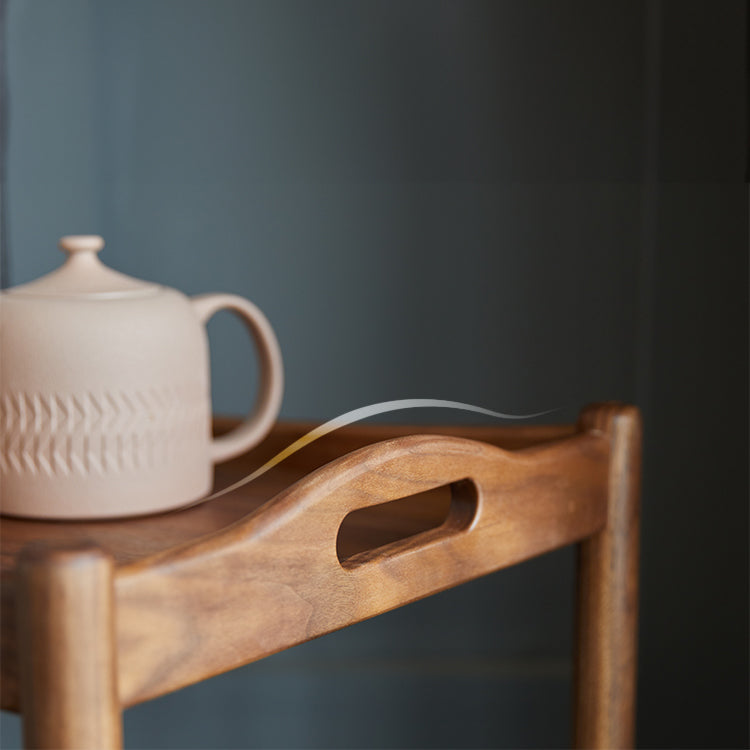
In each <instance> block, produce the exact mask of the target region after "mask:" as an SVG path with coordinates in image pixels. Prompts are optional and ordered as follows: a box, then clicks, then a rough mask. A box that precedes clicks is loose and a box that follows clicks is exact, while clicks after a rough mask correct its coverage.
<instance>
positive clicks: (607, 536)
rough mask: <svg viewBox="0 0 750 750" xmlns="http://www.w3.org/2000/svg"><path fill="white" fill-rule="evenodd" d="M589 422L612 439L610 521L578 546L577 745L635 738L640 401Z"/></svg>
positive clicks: (629, 743) (600, 409)
mask: <svg viewBox="0 0 750 750" xmlns="http://www.w3.org/2000/svg"><path fill="white" fill-rule="evenodd" d="M581 427H583V428H584V429H598V430H601V431H602V432H605V433H607V434H608V435H609V436H610V439H611V441H612V452H611V459H610V468H609V489H608V504H607V505H608V508H607V525H606V526H605V527H604V529H602V531H600V532H599V533H597V534H595V535H594V536H592V537H590V538H589V539H586V540H585V541H583V542H581V543H580V544H579V545H578V605H577V633H576V638H577V646H576V651H577V653H576V662H575V672H576V698H575V700H576V705H575V745H576V747H578V748H627V747H633V746H634V741H635V687H636V642H637V626H638V533H639V507H640V503H639V497H640V463H641V420H640V415H639V413H638V410H637V409H636V408H635V407H632V406H621V405H618V404H601V405H596V406H593V407H589V408H588V409H586V410H585V411H584V412H583V414H582V415H581Z"/></svg>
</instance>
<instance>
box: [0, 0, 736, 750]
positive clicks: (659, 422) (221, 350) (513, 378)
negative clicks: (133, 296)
mask: <svg viewBox="0 0 750 750" xmlns="http://www.w3.org/2000/svg"><path fill="white" fill-rule="evenodd" d="M746 32H747V9H746V5H745V3H743V2H739V0H720V1H719V2H716V1H708V0H705V1H700V0H680V1H679V2H678V1H676V0H675V1H672V2H668V1H666V0H665V1H664V2H632V1H631V0H622V1H620V2H612V1H608V2H594V1H591V2H567V1H564V0H514V1H511V2H499V1H495V2H472V1H469V0H465V1H462V2H447V1H445V0H434V1H433V2H402V1H398V2H395V1H394V2H384V1H380V0H377V1H376V0H367V1H365V0H361V1H358V2H305V1H304V0H302V1H300V2H286V1H283V2H260V3H256V2H251V1H250V0H231V1H230V0H212V1H211V2H209V1H208V0H130V1H129V2H125V1H124V0H120V1H117V2H115V1H114V0H112V1H108V0H89V1H86V0H7V2H5V4H4V25H3V35H4V71H3V72H4V76H5V81H6V88H5V98H4V105H5V112H6V115H5V117H4V120H3V126H4V127H3V135H4V139H5V144H6V147H5V158H4V162H3V166H4V180H3V184H2V198H3V201H4V212H3V216H2V220H3V221H2V236H3V238H4V241H3V248H2V249H3V257H4V263H5V265H4V274H5V277H4V279H3V283H4V285H5V286H8V285H14V284H18V283H21V282H24V281H27V280H30V279H31V278H33V277H35V276H38V275H39V274H41V273H44V272H47V271H49V270H51V269H52V268H54V267H55V266H56V265H58V264H59V262H60V261H61V256H60V255H59V253H58V252H57V251H56V250H55V243H56V240H57V238H58V236H60V235H63V234H69V233H100V234H102V235H104V236H105V238H106V239H107V243H108V244H107V247H106V248H105V250H104V253H103V260H104V261H105V262H107V263H108V264H110V265H112V266H114V267H116V268H117V269H119V270H122V271H125V272H127V273H131V274H133V275H136V276H139V277H142V278H148V279H152V280H156V281H160V282H163V283H165V284H168V285H170V286H176V287H178V288H180V289H182V290H183V291H185V292H188V293H191V294H192V293H197V292H204V291H229V292H236V293H239V294H243V295H246V296H248V297H250V298H251V299H253V300H254V301H255V302H256V303H257V304H258V305H259V306H260V307H261V308H262V309H263V310H264V311H265V312H266V314H267V315H268V317H269V318H270V320H271V321H272V323H273V325H274V327H275V328H276V331H277V333H278V336H279V339H280V343H281V346H282V351H283V352H284V356H285V362H286V371H287V388H286V395H285V401H284V407H283V416H284V417H285V418H306V419H308V418H309V419H316V420H325V419H329V418H332V417H334V416H336V415H338V414H340V413H342V412H344V411H347V410H349V409H353V408H356V407H359V406H364V405H366V404H370V403H373V402H376V401H381V400H387V399H394V398H415V397H417V398H445V399H454V400H460V401H467V402H471V403H475V404H480V405H483V406H486V407H488V408H492V409H497V410H502V411H515V412H526V411H538V410H541V409H545V408H550V407H561V409H560V411H558V412H556V414H555V415H554V419H555V420H560V421H562V420H572V419H574V418H575V414H576V412H577V410H578V408H579V407H580V406H582V405H583V404H585V403H586V402H589V401H593V400H597V399H605V398H606V399H621V400H625V401H629V402H634V403H636V404H638V405H639V406H640V407H641V408H642V410H643V414H644V420H645V463H644V487H643V534H642V542H643V544H642V577H641V582H642V589H641V592H642V593H641V618H640V659H639V664H640V676H639V704H638V708H639V730H638V742H639V744H640V745H641V746H643V747H746V746H747V745H748V492H747V490H748V486H747V478H748V420H747V417H748V347H747V344H748V327H747V326H748V306H747V288H748V194H747V185H746V183H745V182H744V180H745V179H746V177H745V169H746V159H747V109H746V91H747V77H746V67H747V53H746V37H747V33H746ZM210 334H211V340H212V359H213V363H214V365H213V378H214V384H213V386H214V403H215V408H216V410H217V411H221V412H241V411H243V410H244V409H246V408H247V406H248V404H249V400H250V390H251V387H250V386H249V385H248V381H250V382H251V383H252V377H253V376H252V375H251V373H252V368H253V360H252V358H251V355H250V354H249V352H248V349H249V347H247V345H246V343H245V341H244V340H243V334H242V330H241V328H240V326H239V325H238V324H237V323H236V322H235V321H233V320H232V319H231V318H229V317H223V316H219V317H218V318H217V319H216V320H215V321H214V322H212V323H211V325H210ZM447 418H448V416H447V414H446V413H440V414H432V413H430V412H418V413H417V412H411V413H408V414H406V415H404V416H403V417H402V419H406V420H408V421H412V422H427V423H429V422H431V421H432V422H434V421H439V420H443V421H444V420H446V419H447ZM461 418H462V417H460V416H459V417H455V419H461ZM572 586H573V556H572V553H571V551H570V550H568V551H562V552H558V553H554V554H551V555H548V556H546V557H543V558H540V559H538V560H535V561H532V562H529V563H525V564H524V565H522V566H520V567H518V568H514V569H511V570H508V571H503V572H500V573H498V574H496V575H494V576H490V577H488V578H486V579H483V580H480V581H477V582H475V583H473V584H470V585H467V586H465V587H461V588H459V589H456V590H454V591H450V592H446V593H444V594H441V595H439V596H437V597H434V598H432V599H429V600H426V601H424V602H420V603H418V604H415V605H412V606H410V607H407V608H404V609H402V610H399V611H396V612H393V613H391V614H388V615H385V616H382V617H380V618H376V619H375V620H372V621H370V622H367V623H363V624H361V625H358V626H356V627H353V628H350V629H348V630H346V631H342V632H341V633H337V634H333V635H330V636H327V637H325V638H322V639H320V640H318V641H315V642H312V643H310V644H307V645H305V646H301V647H298V648H295V649H292V650H290V651H289V652H286V653H283V654H280V655H278V656H275V657H272V658H270V659H267V660H265V661H263V662H260V663H258V664H255V665H250V666H248V667H246V668H244V669H240V670H237V671H235V672H233V673H230V674H227V675H224V676H222V677H218V678H215V679H213V680H210V681H208V682H206V683H204V684H202V685H199V686H195V687H193V688H189V689H186V690H183V691H181V692H179V693H176V694H174V695H170V696H167V697H165V698H162V699H160V700H157V701H154V702H152V703H150V704H147V705H144V706H140V707H137V708H135V709H132V710H130V711H128V712H127V713H126V716H125V724H126V743H127V746H128V747H132V748H141V747H143V748H146V747H150V748H229V747H234V748H244V747H251V746H253V747H254V746H260V747H279V748H281V747H493V746H499V747H503V746H522V747H525V746H561V745H565V744H567V742H568V737H569V731H570V727H569V719H568V713H569V708H570V689H569V680H570V650H571V629H572V628H571V625H572ZM2 719H3V720H2V746H3V747H4V748H12V747H16V746H17V745H18V742H19V725H18V720H17V719H16V718H15V717H12V716H10V715H8V714H3V715H2Z"/></svg>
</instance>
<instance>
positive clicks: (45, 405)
mask: <svg viewBox="0 0 750 750" xmlns="http://www.w3.org/2000/svg"><path fill="white" fill-rule="evenodd" d="M103 246H104V240H103V239H102V238H101V237H98V236H89V235H79V236H71V237H63V238H62V239H61V240H60V248H61V249H62V250H64V251H65V252H66V253H67V254H68V257H67V259H66V261H65V262H64V263H63V265H62V266H61V267H60V268H58V269H57V270H56V271H53V272H52V273H50V274H48V275H46V276H43V277H42V278H40V279H37V280H36V281H32V282H31V283H29V284H24V285H22V286H18V287H14V288H12V289H9V290H6V291H5V292H3V293H2V294H0V512H2V513H4V514H8V515H14V516H25V517H35V518H57V519H65V518H69V519H73V518H77V519H84V518H105V517H116V516H130V515H139V514H145V513H153V512H158V511H164V510H167V509H170V508H175V507H179V506H181V505H184V504H187V503H190V502H192V501H194V500H196V499H198V498H200V497H202V496H203V495H205V494H206V493H207V492H208V491H209V490H210V489H211V484H212V481H213V464H214V463H217V462H220V461H226V460H227V459H229V458H232V457H233V456H236V455H238V454H240V453H243V452H244V451H246V450H248V449H249V448H251V447H253V446H254V445H256V444H257V443H258V442H260V440H262V439H263V437H264V436H265V435H266V434H267V433H268V431H269V430H270V428H271V426H272V424H273V422H274V420H275V419H276V416H277V415H278V412H279V408H280V406H281V396H282V390H283V372H282V363H281V354H280V351H279V345H278V342H277V340H276V336H275V335H274V333H273V330H272V329H271V326H270V325H269V323H268V320H267V319H266V318H265V316H264V315H263V313H262V312H261V311H260V310H259V309H258V308H257V307H256V306H255V305H253V304H252V303H251V302H249V301H248V300H246V299H243V298H242V297H237V296H235V295H230V294H205V295H199V296H196V297H190V298H189V297H186V296H185V295H184V294H182V293H181V292H178V291H176V290H175V289H169V288H166V287H163V286H159V285H157V284H150V283H146V282H143V281H139V280H137V279H134V278H132V277H130V276H126V275H124V274H122V273H119V272H117V271H114V270H112V269H110V268H108V267H106V266H105V265H103V264H102V262H101V261H100V260H99V258H98V256H97V253H98V252H99V251H100V250H101V249H102V247H103ZM222 309H228V310H231V311H233V312H234V313H236V314H237V315H239V316H240V317H241V318H242V319H243V321H244V322H245V323H246V325H247V328H248V330H249V331H250V333H251V334H252V337H253V339H254V341H255V344H256V346H257V350H258V358H259V363H260V385H259V389H258V397H257V403H256V405H255V409H254V410H253V412H252V413H251V414H250V415H249V416H248V417H247V418H246V419H245V420H244V421H243V422H242V423H241V424H240V425H239V426H238V427H237V428H236V429H234V430H233V431H232V432H229V433H228V434H226V435H223V436H221V437H218V438H215V439H214V438H212V436H211V403H210V385H209V357H208V340H207V336H206V330H205V323H206V322H207V321H208V319H209V318H210V317H211V316H212V315H213V314H214V313H215V312H217V311H218V310H222Z"/></svg>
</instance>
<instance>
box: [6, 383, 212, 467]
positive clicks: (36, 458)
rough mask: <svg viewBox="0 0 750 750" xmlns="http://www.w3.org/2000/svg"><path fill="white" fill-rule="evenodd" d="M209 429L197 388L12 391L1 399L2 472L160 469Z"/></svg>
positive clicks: (200, 388)
mask: <svg viewBox="0 0 750 750" xmlns="http://www.w3.org/2000/svg"><path fill="white" fill-rule="evenodd" d="M201 424H203V425H205V426H206V429H205V430H202V429H201ZM208 424H209V416H208V412H207V401H206V394H205V393H204V392H203V388H202V386H200V385H199V384H191V383H186V384H175V385H168V386H162V387H148V388H142V389H130V390H113V391H103V392H93V391H92V392H83V393H75V394H71V393H27V392H22V391H11V392H6V393H4V394H2V396H1V397H0V425H2V431H1V434H0V473H2V474H9V473H13V472H16V473H19V474H24V473H26V474H31V475H38V474H46V475H47V476H68V475H71V474H79V475H88V474H99V475H103V474H106V473H111V472H125V471H129V470H137V469H144V468H149V467H156V466H157V465H163V464H165V463H166V464H168V463H171V462H172V461H174V460H175V459H176V457H177V456H178V455H179V451H180V449H181V448H182V447H184V444H185V442H186V441H194V440H197V439H200V436H201V435H204V434H206V433H207V430H208V427H207V425H208ZM206 439H207V434H206Z"/></svg>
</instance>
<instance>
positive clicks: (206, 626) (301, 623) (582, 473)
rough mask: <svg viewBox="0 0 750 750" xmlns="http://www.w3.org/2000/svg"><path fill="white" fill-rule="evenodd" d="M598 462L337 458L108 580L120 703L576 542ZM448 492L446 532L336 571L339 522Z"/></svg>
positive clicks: (568, 449) (479, 455)
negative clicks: (208, 531)
mask: <svg viewBox="0 0 750 750" xmlns="http://www.w3.org/2000/svg"><path fill="white" fill-rule="evenodd" d="M607 458H608V452H607V441H606V439H605V438H603V437H602V436H600V435H596V434H582V435H578V436H575V437H572V438H569V439H567V440H565V441H561V442H558V443H556V444H553V445H548V446H542V447H537V448H528V449H525V450H523V451H518V452H514V453H510V452H507V451H503V450H501V449H499V448H496V447H494V446H490V445H487V444H485V443H480V442H477V441H469V440H466V439H461V438H451V437H445V436H434V435H433V436H419V435H417V436H410V437H403V438H397V439H394V440H391V441H384V442H381V443H377V444H375V445H372V446H369V447H366V448H362V449H360V450H358V451H355V452H353V453H350V454H348V455H346V456H344V457H342V458H340V459H337V460H336V461H334V462H332V463H330V464H328V465H326V466H325V467H323V468H321V469H319V470H317V471H315V472H313V473H311V474H310V475H308V476H306V477H305V478H304V479H302V480H301V481H299V482H298V483H296V484H295V485H293V486H292V487H290V488H289V489H287V490H285V491H284V492H282V493H280V494H279V495H278V496H277V497H275V498H274V499H273V500H272V501H271V502H270V503H268V504H266V505H264V506H263V507H262V508H260V509H258V510H257V511H256V512H255V513H253V514H252V515H251V516H250V517H249V518H247V519H243V520H242V521H240V522H238V523H236V524H235V525H234V526H232V527H230V528H228V529H225V530H224V531H221V532H219V533H217V534H215V535H213V536H211V537H208V538H205V539H203V540H199V541H198V542H195V543H192V544H189V545H185V546H183V547H180V548H177V549H173V550H169V551H167V552H164V553H161V554H159V555H157V556H154V557H151V558H146V559H144V560H140V561H138V562H134V563H131V564H129V565H126V566H124V567H123V568H121V569H120V570H119V571H118V575H117V579H116V599H117V612H118V615H117V630H118V653H119V655H120V663H121V665H122V666H121V669H120V683H119V684H120V698H121V700H122V701H123V703H124V704H125V705H130V704H133V703H137V702H140V701H143V700H147V699H149V698H152V697H154V696H157V695H160V694H161V693H164V692H167V691H170V690H175V689H177V688H179V687H182V686H183V685H188V684H190V683H192V682H195V681H196V680H200V679H203V678H205V677H208V676H210V675H212V674H216V673H218V672H222V671H225V670H227V669H231V668H233V667H237V666H239V665H241V664H245V663H247V662H249V661H253V660H255V659H259V658H262V657H264V656H267V655H269V654H272V653H274V652H276V651H279V650H281V649H284V648H288V647H290V646H292V645H295V644H298V643H302V642H303V641H306V640H309V639H310V638H313V637H315V636H318V635H322V634H323V633H327V632H330V631H332V630H336V629H338V628H342V627H345V626H347V625H350V624H352V623H355V622H359V621H361V620H363V619H366V618H368V617H372V616H373V615H376V614H378V613H380V612H385V611H387V610H389V609H392V608H394V607H397V606H400V605H402V604H406V603H408V602H411V601H414V600H415V599H418V598H420V597H424V596H427V595H429V594H432V593H435V592H437V591H441V590H443V589H445V588H448V587H450V586H454V585H456V584H458V583H461V582H463V581H467V580H469V579H472V578H476V577H477V576H480V575H483V574H485V573H488V572H490V571H492V570H497V569H498V568H501V567H503V566H506V565H510V564H512V563H515V562H519V561H520V560H524V559H526V558H528V557H532V556H534V555H537V554H540V553H542V552H545V551H547V550H550V549H554V548H556V547H559V546H561V545H564V544H569V543H571V542H573V541H577V540H579V539H582V538H584V537H586V536H588V535H590V534H592V533H594V532H596V531H597V530H599V529H600V528H602V527H603V525H604V523H605V521H606V502H605V498H606V476H607V465H608V463H607ZM452 483H460V484H459V485H458V487H457V493H458V495H459V497H457V498H456V499H454V509H453V510H452V512H451V513H450V514H449V517H448V520H447V521H446V523H445V524H444V525H443V526H441V527H439V528H438V529H432V530H429V531H424V532H422V533H418V534H416V535H415V536H411V537H409V538H408V539H405V540H401V541H396V542H392V543H390V544H387V545H386V546H385V547H381V548H379V549H376V550H371V551H369V552H362V553H359V554H358V555H356V556H355V557H354V558H353V559H352V560H351V561H349V562H348V563H347V564H344V565H342V563H341V562H340V561H339V558H338V556H337V549H336V538H337V534H338V530H339V527H340V525H341V522H342V520H343V519H344V518H345V516H346V515H347V514H348V513H350V512H351V511H353V510H357V509H360V508H366V507H370V506H374V505H378V504H381V503H384V502H388V501H392V500H394V499H396V498H399V497H403V496H407V495H411V494H413V493H416V492H423V491H425V490H428V489H430V488H433V487H438V486H441V485H446V484H452ZM472 507H473V510H472ZM157 633H158V634H159V635H158V636H155V634H157Z"/></svg>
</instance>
